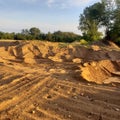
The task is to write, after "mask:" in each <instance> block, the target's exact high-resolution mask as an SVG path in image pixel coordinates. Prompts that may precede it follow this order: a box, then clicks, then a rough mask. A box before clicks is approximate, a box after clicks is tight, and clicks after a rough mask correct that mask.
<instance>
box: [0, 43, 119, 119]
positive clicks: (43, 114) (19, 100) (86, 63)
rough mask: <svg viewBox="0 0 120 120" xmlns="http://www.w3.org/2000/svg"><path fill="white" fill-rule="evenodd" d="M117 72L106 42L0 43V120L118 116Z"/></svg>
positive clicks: (114, 52) (114, 50) (114, 57)
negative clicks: (99, 44)
mask: <svg viewBox="0 0 120 120" xmlns="http://www.w3.org/2000/svg"><path fill="white" fill-rule="evenodd" d="M119 72H120V51H119V49H118V48H111V46H108V47H106V46H101V47H98V46H92V47H89V48H85V47H83V46H76V45H67V46H64V45H62V44H59V43H49V42H46V43H44V42H37V41H33V42H20V41H11V42H10V41H7V42H6V41H1V42H0V120H119V118H120V114H119V113H120V73H119ZM87 81H91V82H94V83H91V82H87ZM95 83H98V84H95ZM108 83H109V84H108Z"/></svg>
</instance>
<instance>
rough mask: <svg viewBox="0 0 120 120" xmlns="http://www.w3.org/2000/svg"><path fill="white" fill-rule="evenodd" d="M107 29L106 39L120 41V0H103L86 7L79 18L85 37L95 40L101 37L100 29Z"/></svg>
mask: <svg viewBox="0 0 120 120" xmlns="http://www.w3.org/2000/svg"><path fill="white" fill-rule="evenodd" d="M101 27H103V28H104V29H105V39H106V40H112V41H113V42H116V43H120V0H101V2H97V3H95V4H93V5H91V6H89V7H86V8H85V9H84V11H83V13H82V14H81V15H80V19H79V29H80V30H81V31H82V32H83V37H82V38H83V39H85V40H87V41H95V40H99V39H100V38H101V35H102V34H101V33H100V32H99V29H100V28H101Z"/></svg>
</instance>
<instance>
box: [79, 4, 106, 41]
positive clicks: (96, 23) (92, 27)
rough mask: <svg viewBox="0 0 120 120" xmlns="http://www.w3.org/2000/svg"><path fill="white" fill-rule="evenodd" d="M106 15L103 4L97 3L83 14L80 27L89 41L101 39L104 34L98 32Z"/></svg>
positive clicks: (87, 8)
mask: <svg viewBox="0 0 120 120" xmlns="http://www.w3.org/2000/svg"><path fill="white" fill-rule="evenodd" d="M103 13H104V5H103V4H102V3H99V2H98V3H95V4H93V5H92V6H90V7H86V8H85V9H84V12H83V14H81V15H80V20H79V27H78V29H80V30H81V31H82V32H83V35H86V36H87V37H86V38H88V40H90V41H95V40H99V39H100V38H101V35H102V33H101V32H99V31H98V29H99V27H100V26H101V22H100V21H101V19H102V15H103Z"/></svg>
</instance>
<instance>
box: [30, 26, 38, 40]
mask: <svg viewBox="0 0 120 120" xmlns="http://www.w3.org/2000/svg"><path fill="white" fill-rule="evenodd" d="M29 33H30V34H31V35H32V36H34V38H35V39H36V38H39V35H40V30H39V28H36V27H32V28H30V30H29Z"/></svg>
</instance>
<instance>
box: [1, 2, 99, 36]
mask: <svg viewBox="0 0 120 120" xmlns="http://www.w3.org/2000/svg"><path fill="white" fill-rule="evenodd" d="M99 1H100V0H0V31H4V32H20V31H21V29H25V28H27V29H29V28H31V27H38V28H39V29H40V30H41V31H42V32H45V33H47V32H48V31H50V32H54V31H57V30H61V31H68V32H75V33H78V34H79V33H80V31H79V30H78V28H77V27H78V25H79V16H80V14H81V13H82V11H83V9H84V8H85V7H86V6H89V5H92V4H93V3H95V2H99Z"/></svg>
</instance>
